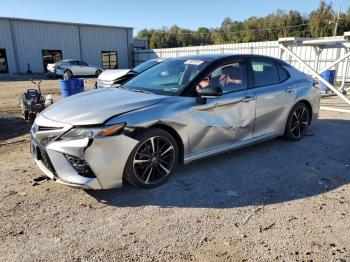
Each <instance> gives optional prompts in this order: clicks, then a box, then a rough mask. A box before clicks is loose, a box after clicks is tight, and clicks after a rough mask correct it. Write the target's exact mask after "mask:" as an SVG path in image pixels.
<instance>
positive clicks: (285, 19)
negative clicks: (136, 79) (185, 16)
mask: <svg viewBox="0 0 350 262" xmlns="http://www.w3.org/2000/svg"><path fill="white" fill-rule="evenodd" d="M336 15H337V13H336V12H335V11H334V10H333V7H332V4H331V3H330V4H327V3H326V2H325V1H323V0H321V1H320V5H319V7H318V8H317V9H316V10H315V11H312V12H311V13H310V15H309V16H307V17H302V15H301V14H300V12H299V11H296V10H292V11H289V12H288V13H286V12H284V11H282V10H277V11H276V12H275V13H273V14H269V15H267V16H265V17H260V18H259V17H250V18H249V19H246V20H244V21H243V22H241V21H235V20H232V19H231V18H229V17H227V18H225V19H224V20H223V22H222V23H221V26H220V27H218V28H211V29H209V28H206V27H200V28H198V29H197V30H194V31H191V30H189V29H184V28H179V27H178V26H176V25H174V26H172V27H170V29H168V28H162V29H150V30H148V29H143V30H141V31H140V32H139V33H138V34H137V38H141V39H147V40H148V42H149V47H150V48H169V47H184V46H197V45H212V44H223V43H242V42H255V41H272V40H277V39H278V38H279V37H291V36H304V37H324V36H333V34H334V28H335V21H336ZM346 31H350V7H349V8H348V10H347V12H346V13H341V14H340V19H339V25H338V31H337V34H338V35H342V34H343V33H344V32H346Z"/></svg>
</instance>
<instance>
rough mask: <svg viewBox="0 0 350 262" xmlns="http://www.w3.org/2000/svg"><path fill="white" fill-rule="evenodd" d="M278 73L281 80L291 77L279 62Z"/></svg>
mask: <svg viewBox="0 0 350 262" xmlns="http://www.w3.org/2000/svg"><path fill="white" fill-rule="evenodd" d="M277 69H278V74H279V76H280V82H284V81H286V80H287V79H288V78H289V74H288V73H287V71H286V69H284V68H283V67H282V66H281V65H280V64H277Z"/></svg>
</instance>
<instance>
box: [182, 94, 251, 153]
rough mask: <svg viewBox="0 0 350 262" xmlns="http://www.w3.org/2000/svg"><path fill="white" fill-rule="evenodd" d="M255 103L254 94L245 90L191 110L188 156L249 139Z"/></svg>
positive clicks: (215, 99)
mask: <svg viewBox="0 0 350 262" xmlns="http://www.w3.org/2000/svg"><path fill="white" fill-rule="evenodd" d="M255 101H256V99H255V95H254V92H253V91H251V90H249V89H248V90H242V91H238V92H234V93H228V94H225V95H223V96H221V97H218V98H213V99H208V101H207V103H206V104H205V105H195V106H193V107H192V108H191V109H190V112H189V121H188V123H189V124H188V128H189V141H190V151H191V154H197V153H202V152H205V151H208V150H210V149H215V148H218V147H221V146H225V145H229V144H233V143H235V142H240V141H243V140H247V139H249V138H252V136H253V129H254V121H255Z"/></svg>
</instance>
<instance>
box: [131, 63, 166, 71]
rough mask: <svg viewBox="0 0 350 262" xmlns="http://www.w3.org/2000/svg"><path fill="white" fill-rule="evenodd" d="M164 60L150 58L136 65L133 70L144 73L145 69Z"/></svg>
mask: <svg viewBox="0 0 350 262" xmlns="http://www.w3.org/2000/svg"><path fill="white" fill-rule="evenodd" d="M161 61H162V60H148V61H146V62H144V63H142V64H139V65H138V66H135V67H134V68H133V69H132V71H134V72H136V73H142V72H143V71H146V70H147V69H148V68H151V67H152V66H154V65H156V64H158V63H160V62H161Z"/></svg>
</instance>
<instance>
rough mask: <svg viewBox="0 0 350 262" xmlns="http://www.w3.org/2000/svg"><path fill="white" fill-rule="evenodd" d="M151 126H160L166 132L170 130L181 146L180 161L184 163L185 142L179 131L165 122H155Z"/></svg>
mask: <svg viewBox="0 0 350 262" xmlns="http://www.w3.org/2000/svg"><path fill="white" fill-rule="evenodd" d="M150 128H158V129H161V130H163V131H165V132H168V133H169V134H170V135H171V136H172V137H173V138H174V139H175V141H176V143H177V145H178V147H179V162H180V163H181V164H183V163H184V144H183V141H182V139H181V136H180V135H179V134H178V132H177V131H176V130H175V129H174V128H172V127H170V126H168V125H164V124H155V125H153V126H151V127H150Z"/></svg>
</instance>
